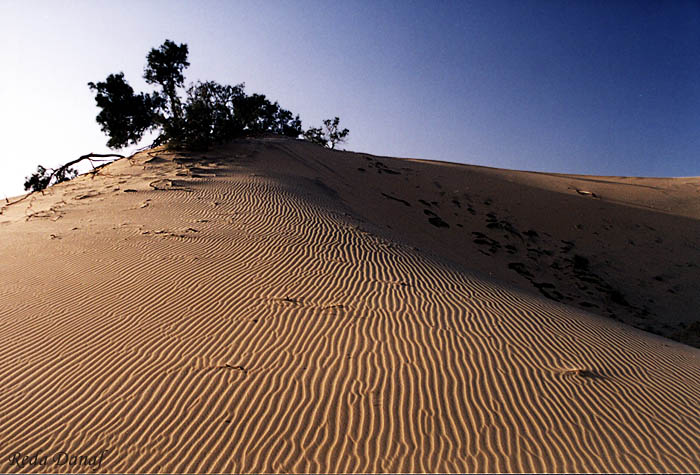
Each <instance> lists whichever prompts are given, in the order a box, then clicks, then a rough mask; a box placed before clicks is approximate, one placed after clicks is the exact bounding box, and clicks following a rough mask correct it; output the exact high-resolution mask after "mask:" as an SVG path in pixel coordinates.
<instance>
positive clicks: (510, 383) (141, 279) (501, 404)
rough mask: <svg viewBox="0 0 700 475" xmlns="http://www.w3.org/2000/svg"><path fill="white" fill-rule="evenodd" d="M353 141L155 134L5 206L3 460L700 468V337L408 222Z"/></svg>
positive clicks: (294, 466) (239, 467)
mask: <svg viewBox="0 0 700 475" xmlns="http://www.w3.org/2000/svg"><path fill="white" fill-rule="evenodd" d="M204 155H206V157H205V156H204ZM324 157H327V160H326V161H324V160H323V159H324ZM343 160H344V161H345V163H346V164H345V165H342V166H347V167H353V168H355V169H356V168H358V167H360V168H365V170H368V169H369V168H368V167H367V165H364V166H363V165H362V164H361V162H365V161H369V160H367V159H364V158H361V157H358V156H355V155H351V154H342V153H339V152H338V153H332V152H326V151H322V150H320V149H318V148H316V147H314V146H311V145H306V144H301V145H300V144H296V143H294V142H291V141H285V140H281V139H274V138H270V139H261V140H246V141H241V142H239V143H237V144H233V145H231V146H230V147H227V148H223V149H220V150H218V151H215V152H211V153H207V154H203V155H192V156H189V157H185V156H182V155H180V156H175V155H173V154H169V153H164V152H161V153H154V152H151V153H150V154H147V153H143V154H139V155H137V156H135V157H134V158H132V159H131V160H126V159H125V160H119V161H118V162H116V163H114V164H112V165H109V166H106V167H104V168H103V169H101V170H100V171H99V173H97V174H96V175H95V176H93V177H90V176H82V177H79V178H78V179H76V180H74V181H71V182H68V183H65V184H61V185H58V186H55V187H53V188H51V189H50V190H49V191H48V192H47V194H46V195H45V196H41V195H38V196H32V197H30V198H28V199H27V200H25V201H23V202H21V203H17V204H15V205H11V206H8V207H6V208H5V209H4V212H3V214H2V215H0V239H2V247H1V248H0V270H1V271H2V272H1V273H0V278H1V279H2V281H1V282H2V284H1V285H0V353H1V356H0V378H1V380H2V382H3V384H2V388H0V435H1V437H2V447H3V450H4V453H3V454H2V455H3V461H2V462H1V463H2V465H1V466H0V469H1V470H2V471H8V472H20V471H22V472H27V471H32V472H42V471H43V472H49V471H51V472H63V471H68V470H71V471H94V470H93V469H91V468H90V467H69V466H68V465H61V466H56V465H55V464H52V465H48V466H43V467H42V466H31V465H27V466H24V467H17V466H16V465H11V464H10V463H8V461H7V460H8V456H10V455H11V454H14V453H22V454H31V455H33V454H36V453H40V454H42V455H48V456H49V457H50V456H52V455H53V454H55V453H57V452H61V451H62V452H66V453H68V454H81V455H82V454H85V455H93V454H100V453H101V452H102V451H103V450H109V452H108V453H107V455H106V456H105V457H104V461H103V462H102V466H101V468H100V471H107V472H270V471H273V472H290V471H291V472H308V471H311V472H319V471H320V472H383V471H392V472H396V471H401V472H423V471H438V472H463V471H467V472H494V471H495V472H500V471H518V472H523V471H524V472H543V471H546V472H551V471H565V472H576V471H623V472H630V471H632V472H634V471H681V472H688V471H690V472H695V471H697V470H698V469H699V468H700V451H699V450H698V447H699V446H700V414H699V412H698V407H700V359H699V358H698V357H699V356H700V351H698V350H697V349H695V348H691V347H689V346H685V345H682V344H680V343H676V342H673V341H670V340H667V339H664V338H661V337H658V336H655V335H652V334H650V333H645V332H642V331H640V330H636V329H634V328H632V327H630V326H628V325H625V324H623V323H621V322H616V321H614V320H612V319H610V318H606V317H601V316H597V315H595V314H593V313H587V312H586V311H584V310H580V309H577V308H575V307H573V306H569V305H565V304H563V303H558V302H555V301H553V300H551V299H548V298H546V297H545V296H543V295H540V294H539V293H538V292H537V289H533V290H534V291H529V290H528V289H529V288H530V287H528V286H529V283H528V286H523V289H522V290H521V289H519V288H518V287H517V286H516V285H515V284H513V283H508V282H506V281H505V280H502V279H501V280H497V277H498V276H494V277H493V278H491V277H489V276H488V274H486V273H485V272H483V269H477V270H480V272H472V271H470V270H469V268H468V267H467V265H466V264H468V260H466V259H463V260H461V261H460V260H459V259H453V260H450V258H449V257H450V256H449V253H447V252H441V244H440V241H439V239H438V238H435V242H436V244H435V246H434V247H433V248H428V247H426V246H422V247H420V248H419V249H418V248H416V247H414V245H415V243H418V242H420V241H423V242H426V243H427V242H428V240H427V238H426V237H425V236H429V235H430V234H429V233H430V232H433V231H441V230H443V229H444V230H446V231H454V228H456V225H454V222H452V224H451V227H450V228H441V227H438V226H435V225H433V224H432V223H430V222H428V221H427V218H429V217H432V216H430V215H428V214H423V211H422V208H421V209H420V210H419V211H420V214H423V218H422V221H421V223H420V225H421V226H423V227H425V229H428V230H429V231H424V230H422V228H421V229H417V228H418V225H417V224H416V225H415V226H416V230H415V232H414V234H412V235H409V234H407V231H405V230H403V231H402V230H399V231H397V227H398V225H399V221H401V220H402V219H403V218H397V216H398V215H397V214H396V213H398V212H396V213H394V215H393V216H389V215H387V216H386V219H385V220H380V219H378V218H377V213H378V212H379V211H378V209H380V208H378V207H377V208H371V207H370V204H371V202H372V201H373V200H375V196H374V195H372V194H371V193H372V192H373V188H372V187H375V186H378V184H377V182H376V180H375V181H370V180H369V179H368V178H367V176H368V173H369V172H367V171H365V172H359V171H356V173H355V174H349V173H346V172H345V171H344V170H343V169H342V168H339V167H341V165H340V164H339V163H340V161H343ZM373 160H376V158H375V159H373ZM336 162H337V163H336ZM406 163H411V162H406ZM419 165H420V164H419ZM407 166H413V165H407ZM420 166H428V164H425V165H420ZM375 167H376V165H375ZM377 175H381V178H382V179H383V178H384V175H386V174H385V173H384V174H377ZM388 175H389V176H390V177H392V178H397V177H401V175H392V174H388ZM333 176H335V177H336V178H333ZM436 179H437V178H436ZM333 180H336V181H333ZM386 193H387V194H391V195H392V196H394V195H393V194H392V193H391V192H388V191H387V192H386ZM406 195H407V193H406V194H404V195H403V196H401V197H399V196H395V197H397V198H400V199H405V200H406V201H407V202H409V204H410V206H405V205H403V204H401V203H400V202H397V204H398V205H399V206H404V207H406V208H413V207H415V206H416V205H415V204H414V203H413V202H412V201H409V199H410V200H413V199H414V198H417V197H416V196H414V195H411V197H409V198H406ZM353 196H354V198H353ZM376 199H379V200H382V199H385V198H382V197H381V195H380V196H379V197H378V198H376ZM420 199H422V198H420ZM363 200H364V202H365V203H367V207H365V208H364V209H363V210H361V209H359V207H360V205H361V203H362V202H363ZM385 200H387V202H388V201H391V200H389V199H385ZM461 204H462V205H463V206H464V205H465V204H464V203H461ZM381 206H384V204H382V205H381ZM433 206H434V205H433ZM431 209H432V208H431ZM435 214H438V212H437V211H435ZM443 214H444V213H443ZM370 218H372V219H370ZM442 219H444V220H445V221H447V219H448V218H447V216H444V217H442ZM404 221H405V222H410V219H408V218H407V219H406V220H404ZM391 223H394V226H393V228H392V229H389V228H387V227H386V225H387V224H389V225H391ZM416 223H417V221H416ZM405 226H408V224H406V225H405ZM406 229H408V228H406ZM391 233H394V234H396V237H395V238H390V237H391V235H392V234H391ZM446 242H449V241H446ZM470 246H471V243H470ZM477 246H478V245H477ZM477 254H478V252H477ZM481 256H484V255H483V254H481ZM485 257H487V256H484V258H485ZM478 259H480V258H477V260H476V262H477V263H478V262H481V261H478ZM477 267H478V266H477ZM517 275H518V274H516V276H517ZM595 302H598V301H597V300H596V301H595ZM595 302H594V303H595ZM593 310H595V309H593ZM49 462H50V460H49Z"/></svg>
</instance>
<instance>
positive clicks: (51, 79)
mask: <svg viewBox="0 0 700 475" xmlns="http://www.w3.org/2000/svg"><path fill="white" fill-rule="evenodd" d="M166 38H168V39H172V40H174V41H176V42H179V43H180V42H184V43H187V44H188V45H189V47H190V58H189V59H190V63H191V67H190V68H189V70H187V72H186V77H187V80H188V82H190V81H196V80H208V79H210V80H216V81H219V82H222V83H229V84H237V83H240V82H245V83H246V89H247V90H248V91H249V92H259V93H263V94H266V95H267V96H268V97H269V98H271V99H273V100H278V101H279V102H280V104H281V105H282V106H283V107H285V108H287V109H290V110H292V111H293V112H295V113H298V114H300V115H301V118H302V121H303V124H304V127H305V128H307V127H310V126H315V125H318V124H320V122H321V120H322V119H325V118H328V117H333V116H335V115H338V116H340V118H341V125H343V126H345V127H348V128H349V129H350V140H349V142H348V143H347V144H346V146H345V147H346V148H347V149H348V150H354V151H362V152H367V153H372V154H377V155H391V156H400V157H413V158H425V159H434V160H446V161H453V162H460V163H471V164H479V165H487V166H494V167H502V168H515V169H522V170H535V171H550V172H561V173H581V174H595V175H625V176H698V175H700V159H699V158H698V150H700V4H698V3H696V2H682V1H678V2H649V3H645V2H636V3H632V2H594V1H591V2H578V3H574V2H571V3H566V4H564V2H546V1H544V0H543V1H531V2H514V1H513V2H504V1H483V2H466V1H465V2H427V1H425V2H412V1H396V2H381V1H379V2H376V1H373V2H360V1H355V2H338V3H330V2H327V1H308V2H306V1H305V2H291V1H290V2H287V1H285V2H283V1H269V2H255V1H237V2H219V1H202V2H184V1H179V2H175V1H167V2H159V1H152V2H106V1H100V2H95V1H90V2H88V1H75V2H52V1H46V2H36V1H32V2H29V1H8V0H3V2H2V3H1V4H0V39H1V41H2V68H3V71H2V75H0V94H1V96H0V100H1V102H0V104H2V107H1V108H0V134H1V136H2V148H1V149H0V150H1V152H0V163H1V165H2V171H3V173H2V174H0V198H2V197H3V196H2V195H6V196H13V195H17V194H20V193H22V191H23V190H22V183H23V179H24V177H25V176H27V175H29V174H30V173H32V171H33V170H34V169H35V168H36V166H37V165H38V164H42V165H45V166H49V167H50V166H57V165H59V164H61V163H64V162H66V161H68V160H70V159H72V158H76V157H77V156H79V155H82V154H85V153H88V152H96V153H100V152H102V153H104V152H107V151H108V149H107V147H106V145H105V143H106V141H107V138H106V137H105V136H104V134H103V133H102V132H101V131H100V129H99V126H98V125H97V123H96V122H95V115H96V114H97V112H98V110H97V108H96V106H95V103H94V99H93V94H92V92H91V91H90V90H89V89H88V87H87V82H88V81H99V80H103V79H104V78H105V77H106V76H107V75H108V74H110V73H113V72H119V71H123V72H124V73H125V75H126V78H127V80H128V81H129V83H130V84H131V85H132V86H133V87H134V89H136V90H137V91H138V90H149V89H148V88H147V87H146V85H145V83H144V81H143V79H142V73H143V67H144V64H145V57H146V54H147V52H148V50H149V49H150V48H153V47H157V46H159V45H160V44H161V43H162V42H163V40H165V39H166ZM144 145H145V144H144ZM128 151H131V150H127V152H128Z"/></svg>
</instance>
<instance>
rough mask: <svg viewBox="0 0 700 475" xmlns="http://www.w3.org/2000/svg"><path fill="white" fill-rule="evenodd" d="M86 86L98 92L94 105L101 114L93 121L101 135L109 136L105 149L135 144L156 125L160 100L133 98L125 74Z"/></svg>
mask: <svg viewBox="0 0 700 475" xmlns="http://www.w3.org/2000/svg"><path fill="white" fill-rule="evenodd" d="M88 86H89V87H90V89H92V90H93V91H97V94H96V95H95V102H97V105H98V107H100V108H101V109H102V110H101V111H100V113H99V114H97V118H96V119H97V123H98V124H100V125H101V126H102V131H103V132H104V133H106V134H107V135H109V141H108V142H107V146H108V147H110V148H122V147H126V146H127V145H129V144H136V143H138V142H139V140H141V137H143V134H144V132H145V131H146V130H148V129H150V128H152V127H153V126H154V125H155V123H156V120H157V118H156V110H157V109H158V108H159V107H160V105H161V103H162V101H161V99H160V98H159V97H158V96H155V95H154V96H150V95H147V94H143V93H141V94H138V95H136V94H134V90H133V89H132V87H131V86H129V84H128V83H127V82H126V81H125V80H124V73H119V74H110V75H109V76H107V79H106V80H105V81H104V82H98V83H97V84H95V83H93V82H90V83H88Z"/></svg>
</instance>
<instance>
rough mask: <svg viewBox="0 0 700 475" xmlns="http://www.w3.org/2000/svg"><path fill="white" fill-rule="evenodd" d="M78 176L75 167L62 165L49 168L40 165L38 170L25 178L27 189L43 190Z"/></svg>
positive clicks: (25, 187)
mask: <svg viewBox="0 0 700 475" xmlns="http://www.w3.org/2000/svg"><path fill="white" fill-rule="evenodd" d="M76 176H78V171H77V170H75V169H74V168H69V167H61V168H59V169H57V170H55V171H54V170H47V169H46V168H44V167H42V166H41V165H39V166H38V167H36V172H35V173H33V174H32V175H31V176H29V177H27V178H26V179H25V180H24V190H25V191H41V190H43V189H45V188H46V187H48V186H49V185H53V184H55V183H61V182H64V181H68V180H72V179H73V178H75V177H76Z"/></svg>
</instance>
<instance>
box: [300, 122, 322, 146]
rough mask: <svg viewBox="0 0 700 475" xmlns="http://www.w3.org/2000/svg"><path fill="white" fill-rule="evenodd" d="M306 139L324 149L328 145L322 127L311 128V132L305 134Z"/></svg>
mask: <svg viewBox="0 0 700 475" xmlns="http://www.w3.org/2000/svg"><path fill="white" fill-rule="evenodd" d="M304 138H305V139H306V140H308V141H309V142H313V143H315V144H318V145H321V146H323V147H325V146H327V145H328V139H327V138H326V136H325V135H324V133H323V130H322V129H321V127H311V128H310V129H309V130H307V131H306V132H304Z"/></svg>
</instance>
